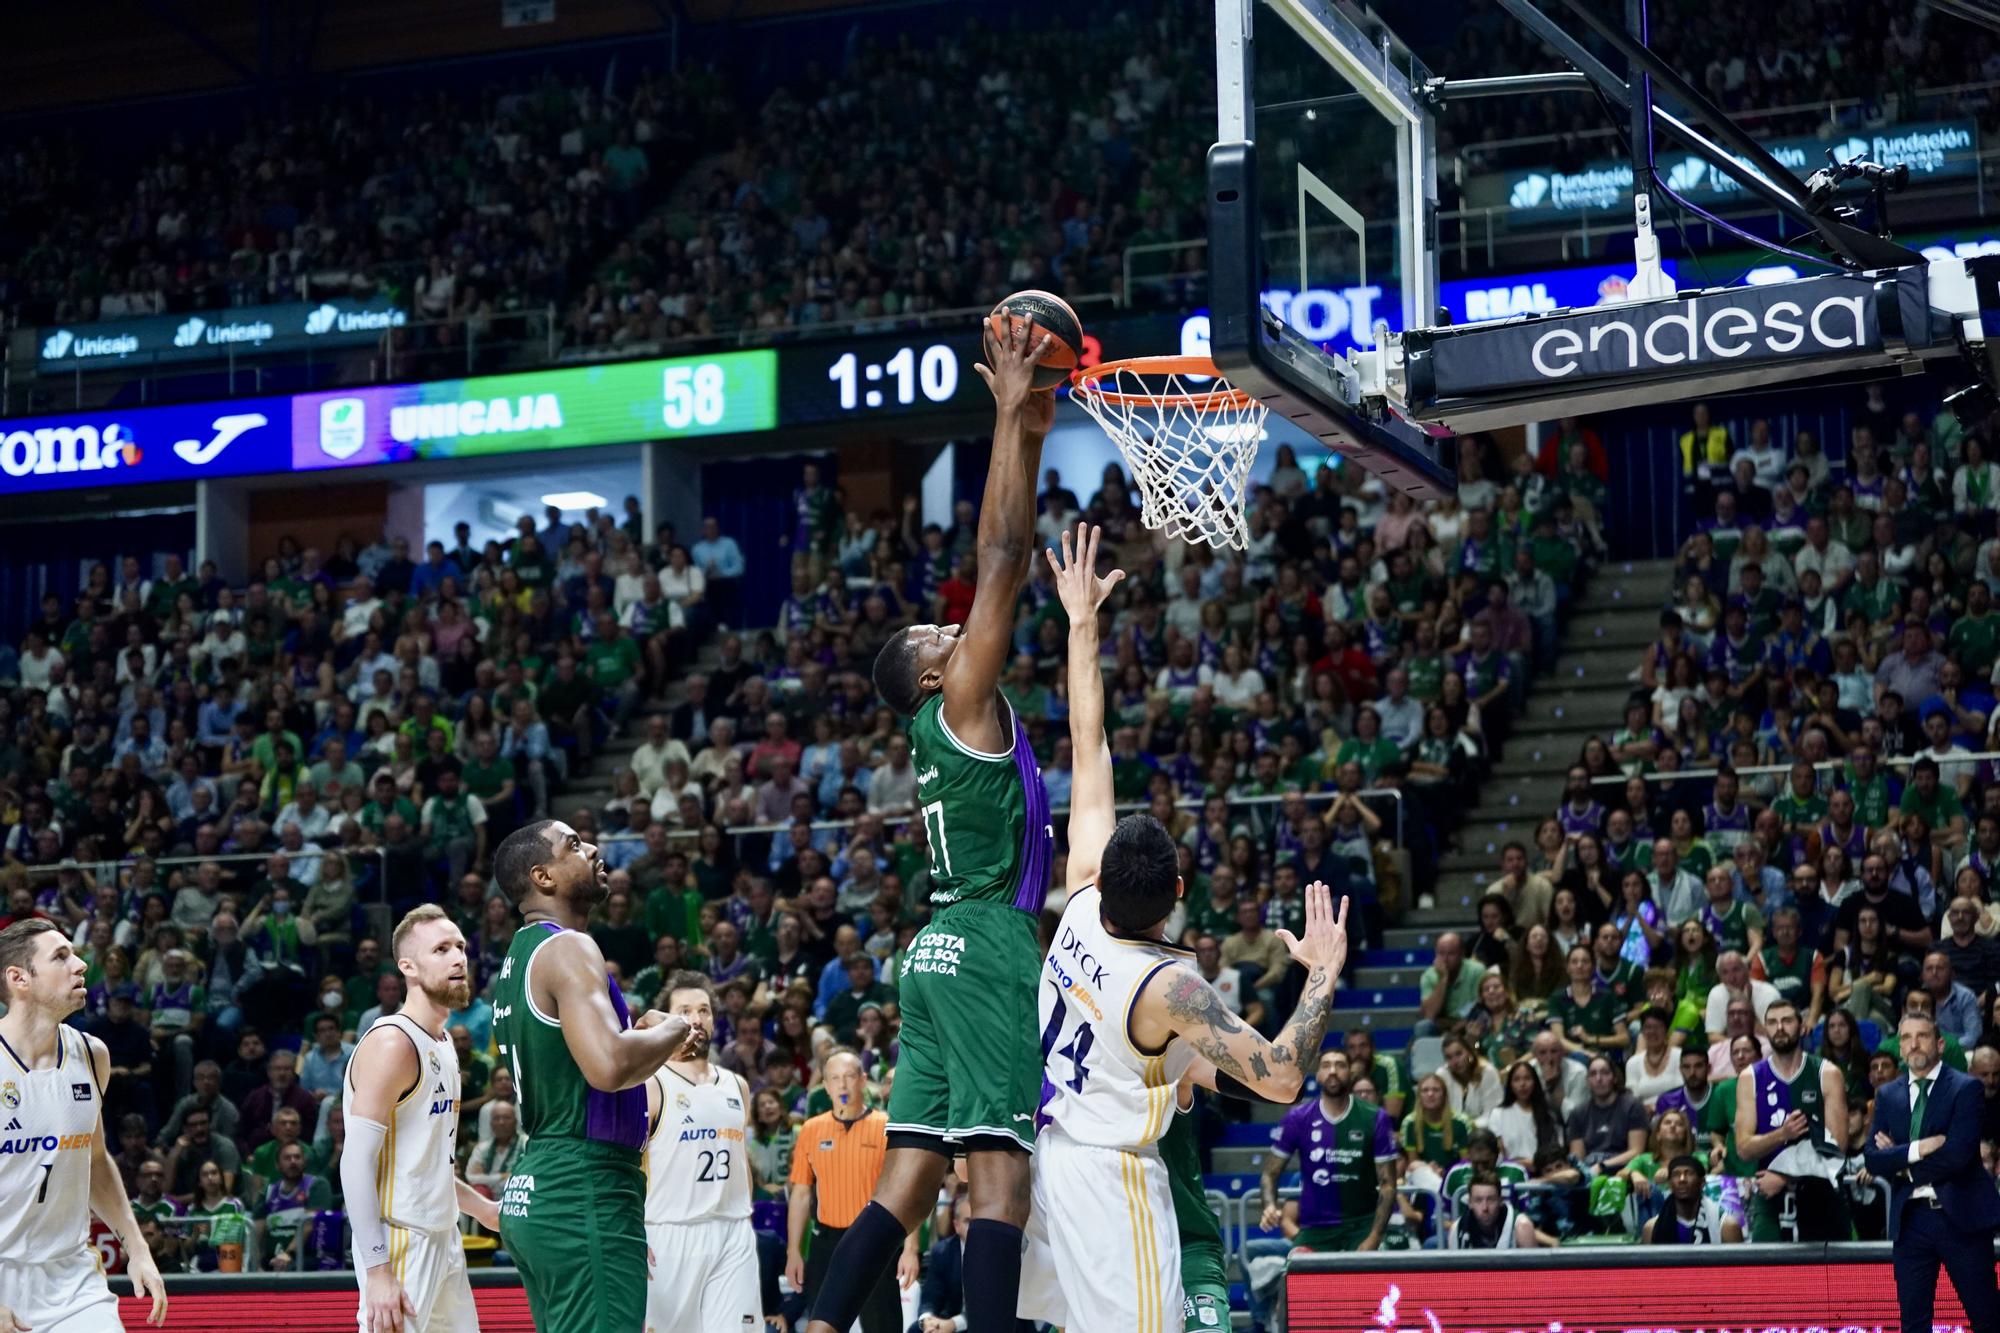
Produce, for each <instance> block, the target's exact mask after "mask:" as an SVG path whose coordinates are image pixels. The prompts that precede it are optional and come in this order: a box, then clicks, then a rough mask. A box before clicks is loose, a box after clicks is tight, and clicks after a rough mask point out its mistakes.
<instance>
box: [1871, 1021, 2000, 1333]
mask: <svg viewBox="0 0 2000 1333" xmlns="http://www.w3.org/2000/svg"><path fill="white" fill-rule="evenodd" d="M1897 1038H1898V1044H1899V1046H1900V1048H1901V1050H1902V1054H1903V1061H1904V1063H1905V1064H1907V1065H1908V1066H1909V1069H1908V1071H1907V1072H1906V1073H1905V1074H1904V1075H1903V1076H1902V1077H1900V1078H1898V1079H1896V1081H1895V1082H1893V1083H1889V1084H1886V1085H1884V1086H1883V1088H1882V1089H1881V1091H1880V1092H1879V1093H1877V1094H1876V1098H1875V1121H1874V1124H1873V1125H1872V1126H1870V1134H1869V1139H1868V1146H1867V1148H1866V1150H1865V1156H1866V1158H1867V1162H1868V1170H1869V1172H1870V1174H1872V1175H1874V1176H1877V1177H1879V1178H1880V1179H1883V1180H1886V1181H1888V1182H1889V1239H1890V1240H1891V1241H1892V1242H1894V1244H1895V1267H1896V1299H1897V1303H1898V1304H1899V1305H1900V1306H1901V1307H1902V1318H1903V1333H1930V1330H1931V1316H1932V1314H1933V1312H1934V1310H1935V1307H1936V1302H1937V1278H1938V1268H1939V1267H1940V1266H1942V1267H1943V1268H1944V1271H1945V1272H1946V1273H1948V1274H1950V1275H1951V1285H1952V1287H1953V1288H1954V1289H1955V1290H1956V1291H1957V1292H1958V1299H1959V1302H1960V1303H1961V1304H1962V1305H1964V1306H1965V1314H1966V1321H1967V1323H1968V1325H1969V1326H1970V1327H1971V1329H1972V1331H1973V1333H2000V1291H1996V1289H1995V1285H1994V1279H1993V1233H1994V1231H1995V1230H1996V1229H2000V1193H1995V1191H1994V1189H1993V1180H1992V1178H1991V1177H1990V1176H1988V1175H1987V1174H1986V1172H1985V1171H1984V1170H1982V1169H1981V1168H1980V1165H1979V1113H1980V1105H1981V1098H1982V1096H1983V1094H1984V1090H1983V1089H1982V1088H1981V1087H1980V1085H1979V1082H1978V1080H1977V1079H1974V1078H1972V1077H1971V1076H1970V1075H1967V1074H1961V1073H1959V1072H1958V1071H1957V1070H1955V1069H1950V1068H1947V1067H1945V1066H1944V1065H1943V1064H1942V1063H1940V1060H1939V1055H1940V1053H1941V1048H1942V1042H1941V1040H1940V1038H1939V1036H1938V1028H1937V1023H1936V1022H1935V1021H1934V1020H1933V1019H1932V1018H1931V1017H1930V1016H1929V1015H1928V1014H1905V1015H1903V1021H1902V1023H1901V1024H1900V1025H1899V1027H1898V1029H1897Z"/></svg>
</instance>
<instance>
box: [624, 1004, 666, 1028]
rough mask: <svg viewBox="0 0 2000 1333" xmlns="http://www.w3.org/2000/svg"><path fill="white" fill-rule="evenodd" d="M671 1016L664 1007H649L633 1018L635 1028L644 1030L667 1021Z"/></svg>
mask: <svg viewBox="0 0 2000 1333" xmlns="http://www.w3.org/2000/svg"><path fill="white" fill-rule="evenodd" d="M670 1016H671V1015H669V1014H668V1013H667V1012H666V1011H665V1010H664V1009H648V1010H647V1011H646V1012H645V1013H643V1014H640V1015H639V1017H638V1018H636V1019H635V1020H633V1023H632V1026H633V1028H634V1029H636V1030H638V1031H640V1032H644V1031H645V1030H646V1029H647V1028H656V1027H658V1026H659V1025H660V1024H662V1023H664V1022H666V1021H667V1019H668V1018H669V1017H670Z"/></svg>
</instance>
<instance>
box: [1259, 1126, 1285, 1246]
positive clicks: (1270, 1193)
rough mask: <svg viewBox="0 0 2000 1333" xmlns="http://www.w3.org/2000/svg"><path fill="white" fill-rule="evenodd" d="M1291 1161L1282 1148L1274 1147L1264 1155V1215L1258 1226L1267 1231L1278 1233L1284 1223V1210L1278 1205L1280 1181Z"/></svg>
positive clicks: (1260, 1218)
mask: <svg viewBox="0 0 2000 1333" xmlns="http://www.w3.org/2000/svg"><path fill="white" fill-rule="evenodd" d="M1291 1160H1292V1155H1291V1154H1290V1153H1289V1152H1286V1151H1285V1150H1284V1149H1282V1148H1280V1147H1275V1146H1274V1147H1273V1148H1272V1149H1271V1151H1269V1152H1267V1153H1265V1154H1264V1178H1263V1184H1264V1213H1263V1216H1261V1217H1259V1218H1258V1219H1257V1225H1258V1226H1261V1227H1263V1228H1264V1230H1266V1231H1276V1230H1277V1229H1278V1227H1279V1226H1280V1225H1281V1224H1282V1223H1283V1221H1284V1217H1285V1212H1284V1208H1283V1207H1282V1206H1281V1205H1280V1204H1279V1203H1278V1181H1279V1180H1280V1179H1281V1178H1282V1177H1283V1176H1284V1174H1285V1168H1286V1167H1287V1166H1288V1165H1290V1164H1291Z"/></svg>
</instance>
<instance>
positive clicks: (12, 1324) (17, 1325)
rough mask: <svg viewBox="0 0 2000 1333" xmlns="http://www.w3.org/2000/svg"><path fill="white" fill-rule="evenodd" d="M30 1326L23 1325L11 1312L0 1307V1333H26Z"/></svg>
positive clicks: (31, 1326) (4, 1307)
mask: <svg viewBox="0 0 2000 1333" xmlns="http://www.w3.org/2000/svg"><path fill="white" fill-rule="evenodd" d="M33 1327H34V1325H32V1324H24V1323H22V1322H21V1320H20V1319H19V1317H18V1316H16V1315H15V1313H14V1312H13V1311H12V1310H9V1309H8V1308H7V1307H6V1306H4V1305H0V1333H28V1331H29V1330H30V1329H31V1328H33Z"/></svg>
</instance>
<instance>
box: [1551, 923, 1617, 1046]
mask: <svg viewBox="0 0 2000 1333" xmlns="http://www.w3.org/2000/svg"><path fill="white" fill-rule="evenodd" d="M1564 961H1565V967H1566V969H1567V971H1568V973H1569V985H1567V986H1566V987H1564V988H1563V989H1562V990H1559V991H1557V992H1556V993H1555V994H1554V995H1551V996H1550V997H1549V1003H1548V1013H1549V1030H1550V1031H1551V1032H1553V1033H1554V1034H1555V1035H1556V1037H1557V1039H1558V1040H1560V1041H1561V1042H1562V1044H1563V1049H1564V1050H1565V1051H1567V1052H1570V1053H1571V1054H1580V1053H1594V1052H1599V1051H1622V1050H1624V1049H1625V1048H1626V1047H1627V1046H1628V1045H1630V1044H1631V1040H1632V1039H1631V1037H1630V1035H1629V1034H1628V1033H1626V1032H1625V1030H1624V1028H1623V1026H1622V1025H1621V1024H1620V1023H1619V1021H1618V1019H1619V1016H1620V1015H1619V1013H1618V1003H1617V1001H1616V1000H1614V999H1613V998H1612V997H1611V992H1610V991H1608V990H1599V989H1598V988H1597V979H1596V973H1597V965H1596V961H1595V959H1594V958H1593V957H1592V955H1591V950H1590V946H1589V945H1588V944H1577V945H1573V946H1572V947H1571V948H1570V951H1569V955H1568V957H1567V958H1566V959H1565V960H1564Z"/></svg>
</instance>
